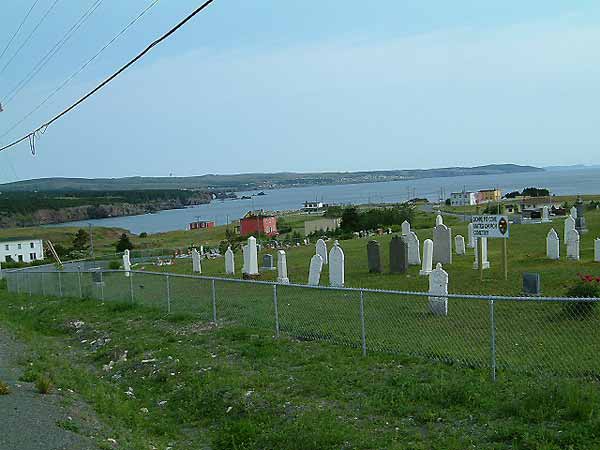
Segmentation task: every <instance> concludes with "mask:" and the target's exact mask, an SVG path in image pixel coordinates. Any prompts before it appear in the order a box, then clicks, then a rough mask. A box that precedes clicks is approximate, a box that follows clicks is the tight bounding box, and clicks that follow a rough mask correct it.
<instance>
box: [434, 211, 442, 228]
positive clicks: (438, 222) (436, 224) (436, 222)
mask: <svg viewBox="0 0 600 450" xmlns="http://www.w3.org/2000/svg"><path fill="white" fill-rule="evenodd" d="M443 223H444V218H443V217H442V215H441V214H438V215H437V216H436V217H435V226H438V225H442V224H443Z"/></svg>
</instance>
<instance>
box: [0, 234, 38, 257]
mask: <svg viewBox="0 0 600 450" xmlns="http://www.w3.org/2000/svg"><path fill="white" fill-rule="evenodd" d="M43 259H44V245H43V242H42V240H41V239H33V238H14V239H10V238H9V239H3V240H2V241H1V242H0V261H3V262H24V263H30V262H32V261H41V260H43Z"/></svg>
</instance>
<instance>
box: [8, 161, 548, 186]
mask: <svg viewBox="0 0 600 450" xmlns="http://www.w3.org/2000/svg"><path fill="white" fill-rule="evenodd" d="M541 171H544V169H541V168H538V167H532V166H520V165H516V164H491V165H486V166H477V167H447V168H442V169H409V170H376V171H364V172H322V173H293V172H281V173H248V174H237V175H214V174H208V175H200V176H193V177H127V178H39V179H35V180H24V181H17V182H14V183H6V184H0V191H3V192H17V191H28V192H31V191H69V192H73V191H125V190H147V189H193V190H218V191H223V190H230V191H244V190H255V189H274V188H285V187H294V186H309V185H330V184H353V183H372V182H380V181H399V180H411V179H418V178H434V177H457V176H466V175H489V174H499V173H517V172H541Z"/></svg>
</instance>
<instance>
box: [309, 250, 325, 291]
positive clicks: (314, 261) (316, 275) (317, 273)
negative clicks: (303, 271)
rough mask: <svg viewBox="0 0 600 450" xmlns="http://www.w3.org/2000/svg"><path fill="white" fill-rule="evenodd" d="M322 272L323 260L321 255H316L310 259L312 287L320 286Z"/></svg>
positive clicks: (310, 283) (310, 281)
mask: <svg viewBox="0 0 600 450" xmlns="http://www.w3.org/2000/svg"><path fill="white" fill-rule="evenodd" d="M321 270H323V258H321V255H314V256H313V257H312V258H311V259H310V269H309V271H308V284H309V285H310V286H318V285H319V282H320V280H321Z"/></svg>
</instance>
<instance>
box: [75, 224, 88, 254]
mask: <svg viewBox="0 0 600 450" xmlns="http://www.w3.org/2000/svg"><path fill="white" fill-rule="evenodd" d="M89 243H90V235H89V234H88V232H87V231H85V230H84V229H83V228H80V229H79V231H78V232H77V234H75V237H74V238H73V250H77V251H84V250H86V249H87V248H88V245H89Z"/></svg>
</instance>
